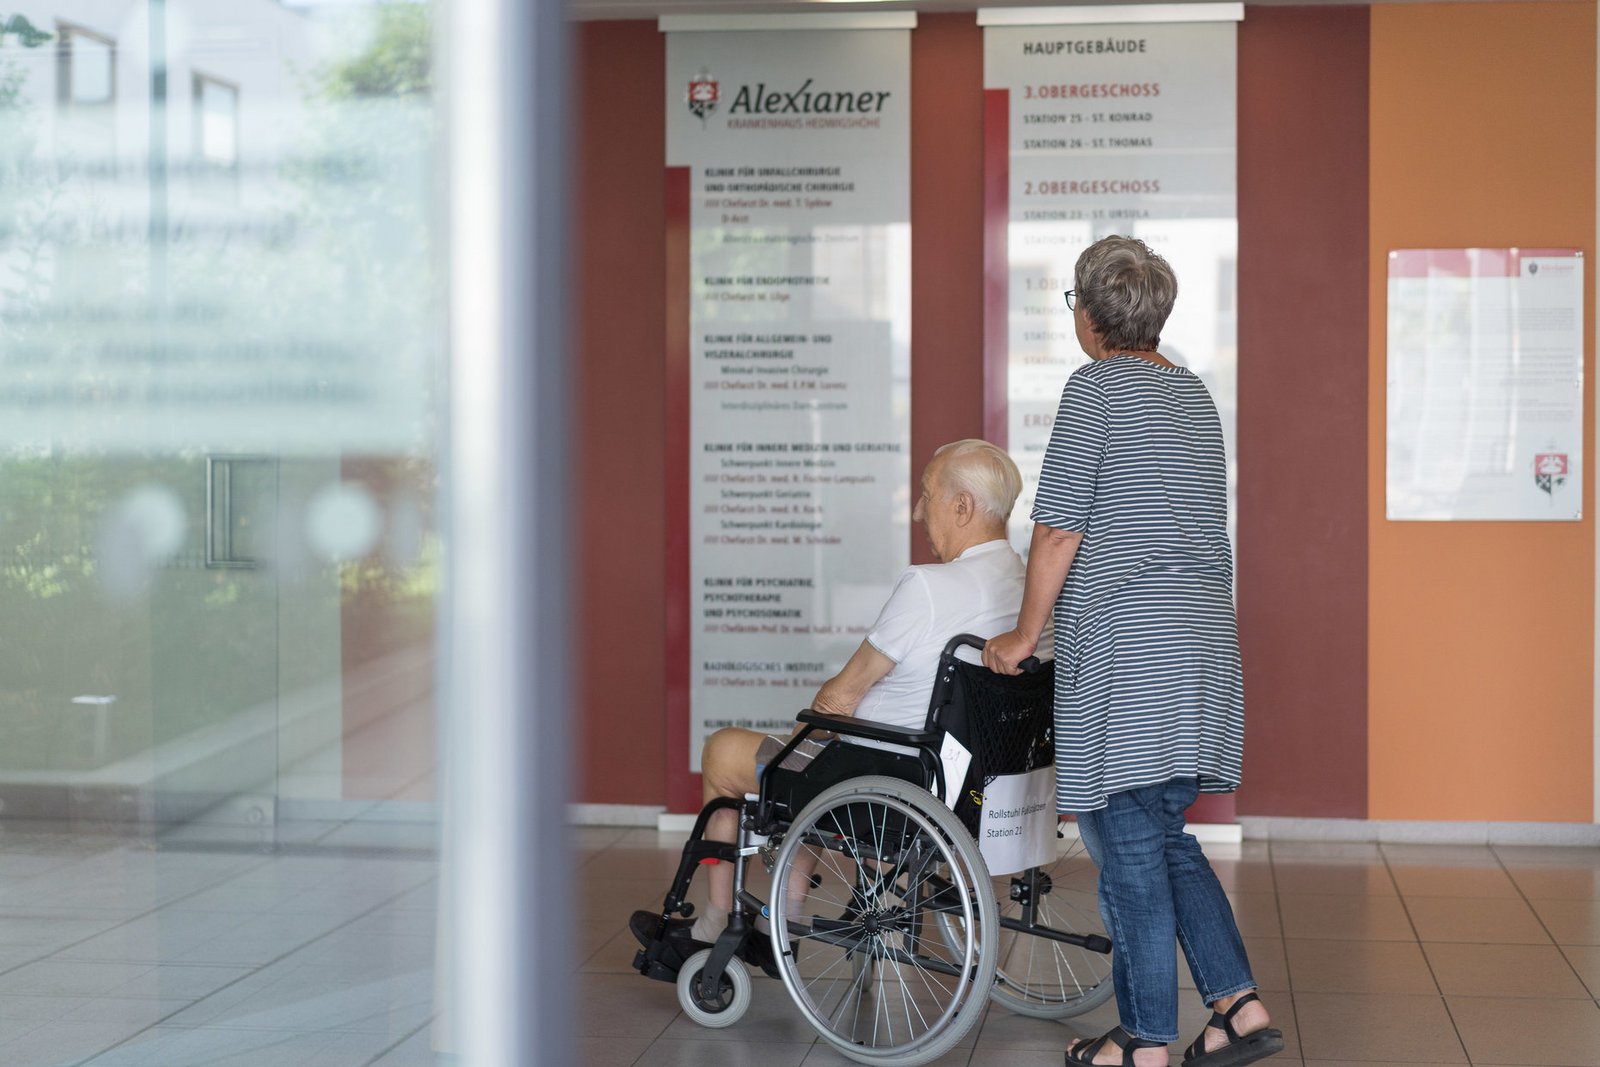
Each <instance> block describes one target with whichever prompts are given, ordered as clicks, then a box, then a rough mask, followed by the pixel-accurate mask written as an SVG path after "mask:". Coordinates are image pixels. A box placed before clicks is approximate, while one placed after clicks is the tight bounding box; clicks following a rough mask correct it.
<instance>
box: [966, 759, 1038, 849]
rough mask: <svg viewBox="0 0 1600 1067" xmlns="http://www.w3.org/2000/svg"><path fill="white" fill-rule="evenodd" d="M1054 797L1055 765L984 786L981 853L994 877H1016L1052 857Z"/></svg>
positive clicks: (1006, 775) (979, 828)
mask: <svg viewBox="0 0 1600 1067" xmlns="http://www.w3.org/2000/svg"><path fill="white" fill-rule="evenodd" d="M1055 794H1056V769H1055V767H1053V766H1051V767H1040V768H1038V769H1036V770H1032V771H1029V772H1028V773H1026V774H1003V775H1001V776H1000V777H998V778H996V779H995V780H994V781H992V782H990V783H989V784H988V785H987V786H985V787H984V790H983V819H982V821H980V822H979V823H978V851H980V852H982V853H983V859H984V862H985V863H987V864H988V865H989V873H990V874H1014V873H1016V872H1017V871H1025V870H1027V869H1028V868H1029V867H1037V866H1040V865H1041V864H1044V863H1047V862H1049V860H1050V859H1052V858H1053V857H1054V855H1055V844H1056V834H1055V828H1056V795H1055Z"/></svg>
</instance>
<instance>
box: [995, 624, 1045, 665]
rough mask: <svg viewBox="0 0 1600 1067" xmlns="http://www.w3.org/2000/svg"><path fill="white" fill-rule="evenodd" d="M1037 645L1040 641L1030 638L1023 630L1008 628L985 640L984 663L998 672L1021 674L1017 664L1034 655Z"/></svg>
mask: <svg viewBox="0 0 1600 1067" xmlns="http://www.w3.org/2000/svg"><path fill="white" fill-rule="evenodd" d="M1037 647H1038V642H1037V641H1031V640H1029V639H1028V637H1027V635H1026V634H1024V633H1023V632H1022V631H1021V630H1007V631H1006V632H1005V633H1003V634H1000V635H999V636H998V637H991V638H989V640H987V641H985V642H984V644H983V665H984V666H985V667H987V668H989V669H990V670H991V671H994V672H995V673H996V674H1021V673H1022V669H1021V668H1020V667H1018V666H1017V664H1019V663H1021V662H1022V661H1023V660H1025V659H1027V658H1028V657H1029V656H1031V655H1033V653H1034V650H1035V649H1036V648H1037Z"/></svg>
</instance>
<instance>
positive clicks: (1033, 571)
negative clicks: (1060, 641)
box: [1017, 523, 1083, 646]
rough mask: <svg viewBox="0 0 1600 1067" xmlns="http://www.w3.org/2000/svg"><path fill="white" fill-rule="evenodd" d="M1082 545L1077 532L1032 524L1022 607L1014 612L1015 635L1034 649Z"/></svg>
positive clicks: (1081, 537)
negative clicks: (1021, 637)
mask: <svg viewBox="0 0 1600 1067" xmlns="http://www.w3.org/2000/svg"><path fill="white" fill-rule="evenodd" d="M1082 543H1083V534H1082V533H1081V532H1079V531H1077V530H1057V529H1056V528H1055V527H1053V526H1046V525H1044V524H1043V523H1034V525H1033V540H1032V542H1031V543H1030V545H1029V547H1028V577H1027V579H1026V582H1025V584H1024V586H1023V590H1022V608H1021V610H1020V611H1018V612H1017V632H1018V633H1019V634H1021V635H1022V636H1023V637H1025V638H1027V639H1028V641H1029V642H1030V643H1031V644H1033V645H1034V646H1037V645H1038V644H1039V639H1040V638H1041V637H1042V636H1043V635H1044V630H1045V627H1046V626H1047V625H1048V624H1049V622H1050V609H1051V608H1053V607H1054V606H1055V602H1056V598H1057V597H1059V596H1060V595H1061V587H1062V586H1063V585H1065V584H1066V582H1067V571H1069V570H1070V569H1071V568H1072V560H1073V558H1074V557H1075V556H1076V555H1077V554H1078V546H1079V545H1080V544H1082Z"/></svg>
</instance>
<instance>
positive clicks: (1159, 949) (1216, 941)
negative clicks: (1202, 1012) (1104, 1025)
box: [1078, 778, 1256, 1042]
mask: <svg viewBox="0 0 1600 1067" xmlns="http://www.w3.org/2000/svg"><path fill="white" fill-rule="evenodd" d="M1198 795H1199V788H1198V785H1197V783H1196V781H1195V780H1194V779H1193V778H1174V779H1172V780H1171V781H1168V782H1163V783H1162V784H1160V785H1151V786H1145V787H1144V788H1142V789H1130V790H1128V791H1127V792H1125V793H1113V794H1111V795H1110V796H1109V797H1107V798H1106V801H1107V804H1106V807H1104V808H1102V809H1100V810H1099V811H1090V812H1084V813H1081V814H1080V815H1079V816H1078V832H1079V833H1080V834H1082V835H1083V843H1084V845H1085V847H1087V848H1088V850H1089V856H1090V857H1091V858H1092V859H1093V860H1094V862H1095V864H1096V865H1097V866H1098V867H1099V868H1100V916H1101V918H1103V919H1104V920H1105V924H1106V932H1107V933H1108V934H1110V935H1111V943H1112V945H1114V946H1115V948H1114V949H1113V954H1112V958H1111V978H1112V982H1113V984H1114V985H1115V987H1116V990H1117V1010H1118V1013H1119V1014H1120V1015H1121V1022H1122V1028H1123V1029H1124V1030H1126V1031H1127V1032H1128V1033H1129V1034H1131V1035H1133V1036H1134V1037H1140V1038H1144V1039H1146V1040H1149V1041H1162V1042H1172V1041H1176V1040H1177V1039H1178V957H1177V950H1176V949H1174V948H1173V934H1174V933H1176V934H1177V941H1178V943H1179V944H1181V945H1182V946H1183V954H1184V956H1185V957H1187V958H1188V961H1189V972H1190V973H1191V974H1193V975H1194V984H1195V988H1196V989H1198V990H1199V992H1200V997H1201V999H1203V1000H1204V1001H1205V1002H1206V1003H1207V1004H1211V1003H1213V1002H1215V1001H1217V1000H1219V999H1221V998H1222V997H1226V996H1232V995H1233V994H1234V993H1242V992H1244V991H1245V990H1247V989H1254V988H1255V985H1256V983H1255V979H1254V978H1252V977H1251V976H1250V961H1249V960H1248V959H1246V958H1245V951H1244V942H1243V940H1241V939H1240V937H1239V927H1238V925H1237V924H1236V923H1235V922H1234V921H1233V908H1232V907H1230V906H1229V904H1228V898H1227V897H1226V896H1224V895H1223V892H1222V885H1221V883H1219V882H1218V881H1217V876H1216V873H1215V872H1213V871H1212V870H1211V864H1210V863H1208V862H1206V857H1205V854H1204V853H1202V852H1201V851H1200V843H1199V842H1198V841H1196V840H1195V839H1194V836H1193V835H1191V834H1186V833H1184V832H1183V814H1184V812H1185V811H1186V810H1188V807H1189V805H1190V804H1193V803H1194V800H1195V797H1196V796H1198Z"/></svg>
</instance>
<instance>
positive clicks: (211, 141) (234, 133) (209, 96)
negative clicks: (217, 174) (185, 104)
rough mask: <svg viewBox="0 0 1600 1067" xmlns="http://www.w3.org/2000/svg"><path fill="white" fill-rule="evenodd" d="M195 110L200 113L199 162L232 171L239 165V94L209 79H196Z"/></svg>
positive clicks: (196, 146)
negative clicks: (203, 161)
mask: <svg viewBox="0 0 1600 1067" xmlns="http://www.w3.org/2000/svg"><path fill="white" fill-rule="evenodd" d="M195 96H196V98H197V99H196V101H195V106H196V107H197V108H198V109H199V113H200V114H199V122H198V125H197V126H196V127H195V128H196V130H197V131H198V134H197V136H198V141H199V143H198V144H197V145H195V150H196V152H198V153H199V155H200V158H201V159H204V160H206V161H208V162H211V163H217V164H221V165H222V166H226V167H231V166H233V165H234V164H235V163H237V162H238V161H239V149H238V142H237V137H238V124H239V90H237V89H235V88H233V86H231V85H223V84H222V83H221V82H216V81H212V80H211V79H209V78H196V79H195Z"/></svg>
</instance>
